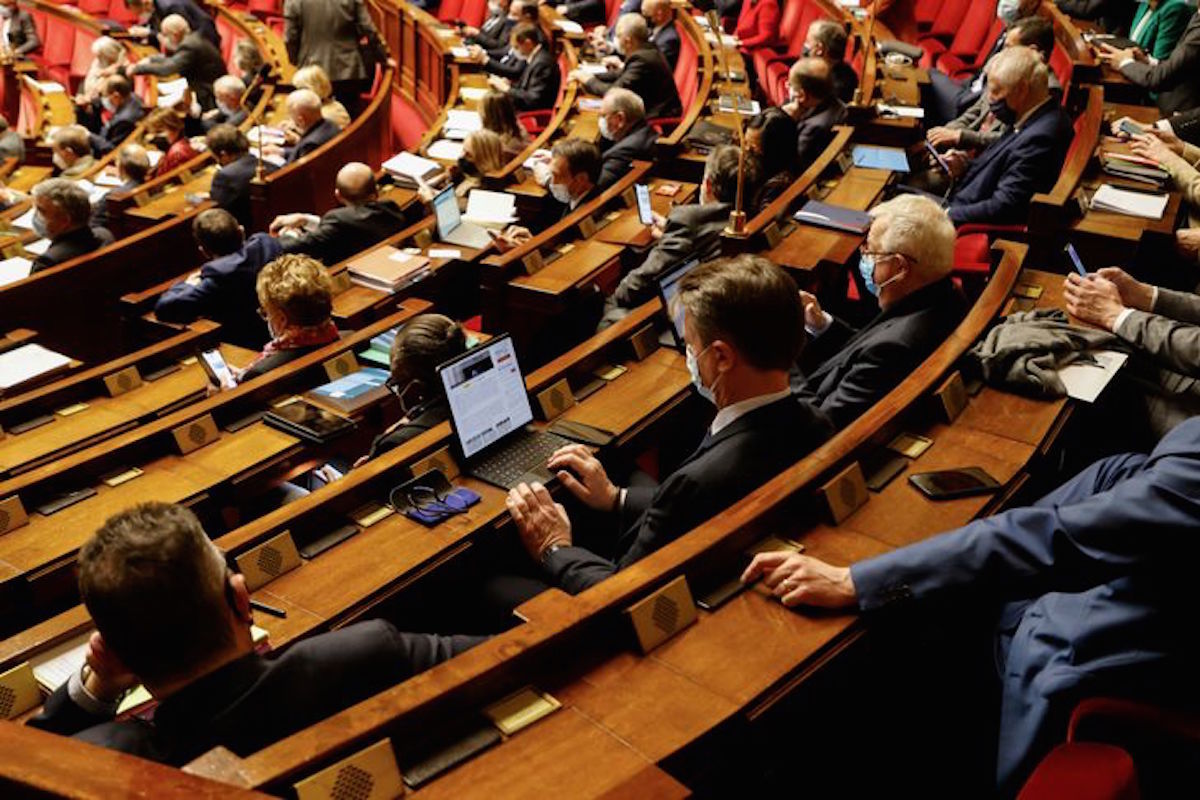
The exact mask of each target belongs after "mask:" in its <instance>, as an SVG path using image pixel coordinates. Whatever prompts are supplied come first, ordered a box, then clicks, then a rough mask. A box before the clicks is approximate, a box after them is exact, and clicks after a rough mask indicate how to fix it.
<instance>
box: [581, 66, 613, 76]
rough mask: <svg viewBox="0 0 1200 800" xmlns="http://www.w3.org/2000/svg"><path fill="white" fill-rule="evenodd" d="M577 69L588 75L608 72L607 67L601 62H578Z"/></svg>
mask: <svg viewBox="0 0 1200 800" xmlns="http://www.w3.org/2000/svg"><path fill="white" fill-rule="evenodd" d="M579 69H580V70H581V71H583V72H586V73H587V74H588V75H603V74H604V73H606V72H608V67H606V66H604V65H603V64H580V65H579Z"/></svg>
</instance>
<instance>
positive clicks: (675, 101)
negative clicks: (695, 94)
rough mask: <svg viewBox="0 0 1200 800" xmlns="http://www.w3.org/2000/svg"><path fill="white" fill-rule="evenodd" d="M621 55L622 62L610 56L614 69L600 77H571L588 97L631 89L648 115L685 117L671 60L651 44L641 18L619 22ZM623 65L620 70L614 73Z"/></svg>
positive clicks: (580, 73) (627, 17) (629, 17)
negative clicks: (618, 89) (589, 95)
mask: <svg viewBox="0 0 1200 800" xmlns="http://www.w3.org/2000/svg"><path fill="white" fill-rule="evenodd" d="M617 52H618V53H620V54H621V56H622V58H623V61H622V60H621V59H616V57H615V56H609V57H608V59H605V61H606V62H609V67H610V69H609V70H608V71H607V72H604V73H602V74H600V75H592V74H591V73H589V72H587V71H586V70H583V69H575V70H572V72H571V74H570V75H569V76H568V77H569V78H570V79H571V80H573V81H575V82H577V83H578V84H579V85H580V86H582V87H583V89H584V90H585V91H586V92H588V94H595V95H603V94H604V93H605V92H607V91H608V90H609V89H611V88H621V89H629V90H630V91H632V92H633V93H634V94H636V95H638V96H639V97H641V98H642V103H643V104H645V107H646V115H647V116H648V117H650V118H651V119H655V118H657V117H678V116H679V115H680V114H682V113H683V104H682V103H681V102H680V101H679V90H678V89H677V88H675V75H674V72H673V71H672V69H671V67H670V66H668V64H667V60H666V59H665V58H664V57H663V54H662V53H661V52H659V50H658V48H657V47H655V46H654V43H653V42H651V41H650V28H649V27H647V25H646V18H645V17H643V16H642V15H641V14H626V15H624V16H623V17H621V18H620V19H619V20H617ZM609 59H614V60H615V61H620V62H621V63H620V65H619V68H618V69H613V68H612V67H613V66H614V63H615V62H610V61H609Z"/></svg>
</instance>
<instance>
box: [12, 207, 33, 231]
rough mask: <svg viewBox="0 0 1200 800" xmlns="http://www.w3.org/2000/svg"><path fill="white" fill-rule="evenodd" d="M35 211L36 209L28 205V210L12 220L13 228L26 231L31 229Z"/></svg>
mask: <svg viewBox="0 0 1200 800" xmlns="http://www.w3.org/2000/svg"><path fill="white" fill-rule="evenodd" d="M36 213H37V210H36V209H35V208H33V207H32V206H30V207H29V210H28V211H26V212H25V213H24V214H22V215H21V216H19V217H17V218H16V219H14V220H13V221H12V226H13V227H14V228H23V229H24V230H27V231H31V230H33V217H34V214H36Z"/></svg>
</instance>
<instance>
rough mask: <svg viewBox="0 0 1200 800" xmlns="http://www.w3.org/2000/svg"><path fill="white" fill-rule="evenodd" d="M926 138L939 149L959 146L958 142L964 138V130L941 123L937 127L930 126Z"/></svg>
mask: <svg viewBox="0 0 1200 800" xmlns="http://www.w3.org/2000/svg"><path fill="white" fill-rule="evenodd" d="M925 138H926V139H928V140H929V143H930V144H931V145H933V146H934V147H936V148H937V149H938V150H942V149H945V148H947V147H958V143H959V142H960V141H961V140H962V131H961V130H959V129H958V128H947V127H946V126H944V125H939V126H938V127H936V128H930V130H929V132H928V133H926V134H925Z"/></svg>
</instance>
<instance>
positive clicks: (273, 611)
mask: <svg viewBox="0 0 1200 800" xmlns="http://www.w3.org/2000/svg"><path fill="white" fill-rule="evenodd" d="M250 607H251V608H253V609H254V610H255V611H261V612H263V613H264V614H270V615H271V616H272V617H286V616H287V611H285V610H283V609H282V608H276V607H275V606H269V605H267V604H266V603H260V602H259V601H257V600H251V601H250Z"/></svg>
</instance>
